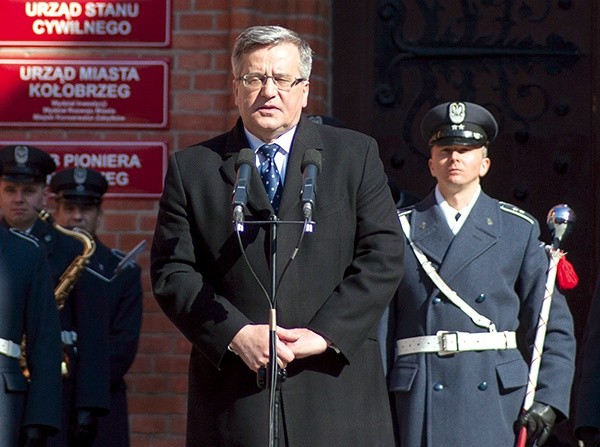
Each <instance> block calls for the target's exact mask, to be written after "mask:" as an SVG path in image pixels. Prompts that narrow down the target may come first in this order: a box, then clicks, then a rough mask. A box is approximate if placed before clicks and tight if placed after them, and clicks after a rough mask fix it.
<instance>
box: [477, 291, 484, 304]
mask: <svg viewBox="0 0 600 447" xmlns="http://www.w3.org/2000/svg"><path fill="white" fill-rule="evenodd" d="M484 301H485V293H482V294H480V295H479V296H478V297H477V298H475V302H476V303H483V302H484Z"/></svg>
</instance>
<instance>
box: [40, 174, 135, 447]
mask: <svg viewBox="0 0 600 447" xmlns="http://www.w3.org/2000/svg"><path fill="white" fill-rule="evenodd" d="M50 188H51V190H52V192H54V193H55V194H56V203H57V208H56V212H55V213H54V218H55V219H56V222H57V223H58V224H60V225H63V226H68V227H79V228H82V229H84V230H86V231H88V232H89V233H90V234H91V235H92V236H94V238H95V240H96V252H95V253H94V255H93V256H92V258H91V259H90V263H89V264H88V266H87V268H86V269H87V270H88V271H89V272H90V273H92V274H93V275H94V276H95V277H96V278H98V279H99V280H100V281H102V282H104V283H105V285H106V289H107V290H106V297H105V299H106V300H107V301H108V307H109V318H110V321H109V324H110V326H109V331H110V345H109V363H110V390H111V392H110V413H109V414H108V416H106V417H104V418H102V419H101V420H100V424H99V427H98V437H97V438H96V442H95V443H94V446H97V447H104V446H111V447H127V446H129V425H128V420H127V419H128V418H127V396H126V384H125V380H124V376H125V373H127V370H128V369H129V367H130V366H131V364H132V363H133V360H134V358H135V354H136V352H137V347H138V340H139V335H140V328H141V322H142V287H141V282H140V268H139V267H138V265H137V264H135V263H134V262H133V261H129V262H126V261H127V260H125V263H124V264H123V257H124V256H125V254H124V253H122V252H120V251H118V250H111V249H110V248H108V247H107V246H106V245H104V244H103V243H102V242H101V241H100V240H99V239H98V238H97V236H96V229H97V227H98V224H99V221H100V217H101V214H102V208H101V205H102V196H103V195H104V193H105V192H106V191H107V189H108V183H107V181H106V179H105V178H104V176H103V175H102V174H100V173H99V172H98V171H94V170H91V169H86V168H74V169H65V170H63V171H60V172H58V173H57V174H56V175H54V177H52V180H51V181H50Z"/></svg>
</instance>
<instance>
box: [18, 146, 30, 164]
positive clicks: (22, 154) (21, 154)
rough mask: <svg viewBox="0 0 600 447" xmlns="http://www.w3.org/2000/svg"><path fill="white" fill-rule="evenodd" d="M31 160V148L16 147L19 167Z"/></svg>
mask: <svg viewBox="0 0 600 447" xmlns="http://www.w3.org/2000/svg"><path fill="white" fill-rule="evenodd" d="M28 160H29V148H28V147H27V146H16V147H15V162H16V163H17V164H18V165H24V164H26V163H27V161H28Z"/></svg>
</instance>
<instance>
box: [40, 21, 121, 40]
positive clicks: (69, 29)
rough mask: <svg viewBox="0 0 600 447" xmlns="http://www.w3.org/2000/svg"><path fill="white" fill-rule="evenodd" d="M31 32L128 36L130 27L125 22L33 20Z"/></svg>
mask: <svg viewBox="0 0 600 447" xmlns="http://www.w3.org/2000/svg"><path fill="white" fill-rule="evenodd" d="M31 28H32V31H33V32H34V33H35V34H37V35H42V34H59V35H88V34H92V35H99V36H117V35H119V36H128V35H129V34H131V30H132V28H133V27H132V25H131V22H128V21H127V20H122V21H115V20H84V21H82V22H76V21H69V20H47V19H38V20H34V21H33V24H32V25H31Z"/></svg>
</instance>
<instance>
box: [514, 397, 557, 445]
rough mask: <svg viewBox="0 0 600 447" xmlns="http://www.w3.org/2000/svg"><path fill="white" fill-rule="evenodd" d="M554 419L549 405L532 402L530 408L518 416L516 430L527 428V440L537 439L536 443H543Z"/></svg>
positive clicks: (553, 412) (554, 414) (554, 415)
mask: <svg viewBox="0 0 600 447" xmlns="http://www.w3.org/2000/svg"><path fill="white" fill-rule="evenodd" d="M555 420H556V413H555V411H554V410H553V409H552V407H551V406H550V405H546V404H542V403H540V402H534V403H533V404H532V405H531V408H530V409H529V410H527V411H526V412H525V413H523V414H522V415H521V416H519V420H518V421H517V430H518V429H520V428H521V427H525V428H527V442H528V443H530V442H532V441H534V440H536V439H537V442H536V445H544V444H545V443H546V441H547V440H548V436H550V430H552V426H553V425H554V421H555Z"/></svg>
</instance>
